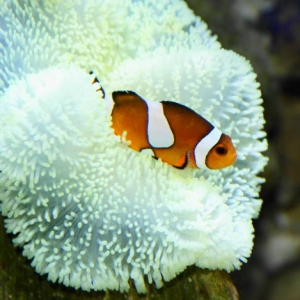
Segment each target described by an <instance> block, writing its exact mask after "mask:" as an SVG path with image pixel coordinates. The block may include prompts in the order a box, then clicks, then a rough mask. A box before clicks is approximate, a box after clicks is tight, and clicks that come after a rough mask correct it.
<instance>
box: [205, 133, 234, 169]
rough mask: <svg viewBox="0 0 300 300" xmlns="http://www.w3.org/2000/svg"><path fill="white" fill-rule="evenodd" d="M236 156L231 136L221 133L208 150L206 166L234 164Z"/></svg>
mask: <svg viewBox="0 0 300 300" xmlns="http://www.w3.org/2000/svg"><path fill="white" fill-rule="evenodd" d="M236 156H237V154H236V150H235V148H234V146H233V144H232V141H231V138H230V137H229V136H228V135H226V134H224V133H223V134H222V135H221V138H220V140H219V141H218V143H217V144H215V145H214V146H213V147H212V148H211V149H210V151H209V152H208V154H207V156H206V166H207V167H208V168H210V169H222V168H226V167H229V166H231V165H233V164H234V162H235V161H236Z"/></svg>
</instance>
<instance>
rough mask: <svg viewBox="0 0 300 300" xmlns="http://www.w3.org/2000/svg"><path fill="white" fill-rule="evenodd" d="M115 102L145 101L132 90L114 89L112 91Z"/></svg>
mask: <svg viewBox="0 0 300 300" xmlns="http://www.w3.org/2000/svg"><path fill="white" fill-rule="evenodd" d="M112 98H113V101H114V102H115V104H121V103H122V102H123V103H124V102H128V101H145V100H144V99H143V98H142V97H140V96H139V95H138V94H136V93H135V92H133V91H116V92H113V93H112Z"/></svg>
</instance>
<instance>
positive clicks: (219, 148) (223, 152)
mask: <svg viewBox="0 0 300 300" xmlns="http://www.w3.org/2000/svg"><path fill="white" fill-rule="evenodd" d="M216 152H217V154H219V155H226V154H227V148H226V147H225V146H224V145H219V146H217V147H216Z"/></svg>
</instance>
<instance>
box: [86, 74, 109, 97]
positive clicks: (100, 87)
mask: <svg viewBox="0 0 300 300" xmlns="http://www.w3.org/2000/svg"><path fill="white" fill-rule="evenodd" d="M89 74H90V75H93V74H94V72H93V71H90V72H89ZM92 84H96V85H97V86H98V89H96V92H99V91H100V92H101V93H102V97H101V98H103V99H104V98H105V91H104V89H103V87H102V85H101V84H100V81H99V79H98V78H97V77H93V81H92Z"/></svg>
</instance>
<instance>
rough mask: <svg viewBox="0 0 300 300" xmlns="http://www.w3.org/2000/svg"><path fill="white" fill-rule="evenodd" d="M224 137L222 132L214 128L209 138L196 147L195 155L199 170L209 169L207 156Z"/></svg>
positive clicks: (206, 137)
mask: <svg viewBox="0 0 300 300" xmlns="http://www.w3.org/2000/svg"><path fill="white" fill-rule="evenodd" d="M221 135H222V132H221V131H220V130H219V129H218V128H216V127H214V128H213V130H212V131H210V132H209V133H208V134H207V136H205V137H204V138H203V139H202V140H201V141H200V142H199V143H198V144H197V145H196V147H195V150H194V155H195V161H196V165H197V167H198V168H207V166H206V156H207V154H208V153H209V151H210V150H211V149H212V148H213V147H214V146H215V145H216V144H217V143H218V141H219V140H220V138H221Z"/></svg>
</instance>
